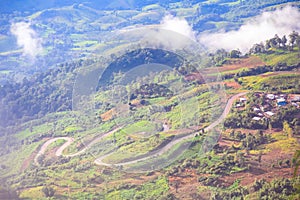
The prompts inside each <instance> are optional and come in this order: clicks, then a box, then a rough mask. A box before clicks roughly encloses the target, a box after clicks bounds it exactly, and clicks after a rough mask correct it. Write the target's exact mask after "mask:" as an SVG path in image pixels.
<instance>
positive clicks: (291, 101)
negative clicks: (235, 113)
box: [235, 93, 300, 121]
mask: <svg viewBox="0 0 300 200" xmlns="http://www.w3.org/2000/svg"><path fill="white" fill-rule="evenodd" d="M254 95H255V96H256V97H258V98H262V99H263V101H262V104H261V105H255V106H253V107H252V109H253V112H254V113H255V116H254V117H253V118H252V120H255V121H259V120H261V119H263V118H270V117H272V116H273V115H276V111H277V110H278V108H279V107H282V106H287V105H293V106H296V107H297V108H300V95H295V94H265V93H255V94H254ZM246 102H247V99H246V98H245V97H241V98H240V99H239V102H238V103H237V104H236V106H235V107H236V108H239V107H243V105H244V104H245V103H246Z"/></svg>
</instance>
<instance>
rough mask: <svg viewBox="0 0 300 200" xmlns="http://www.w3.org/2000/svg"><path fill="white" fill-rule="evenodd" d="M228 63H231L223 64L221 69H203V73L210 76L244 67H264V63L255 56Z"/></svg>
mask: <svg viewBox="0 0 300 200" xmlns="http://www.w3.org/2000/svg"><path fill="white" fill-rule="evenodd" d="M230 62H231V63H229V64H225V65H223V66H221V67H211V68H207V69H205V73H207V74H211V73H215V72H216V71H219V72H225V71H230V70H235V69H239V68H244V67H247V68H255V67H257V66H262V65H265V63H264V62H263V61H262V60H261V59H260V58H259V57H256V56H251V57H249V58H244V59H232V60H231V61H230Z"/></svg>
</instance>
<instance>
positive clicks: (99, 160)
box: [34, 92, 247, 166]
mask: <svg viewBox="0 0 300 200" xmlns="http://www.w3.org/2000/svg"><path fill="white" fill-rule="evenodd" d="M245 94H247V92H242V93H238V94H236V95H234V96H232V97H230V98H229V99H228V101H227V104H226V106H225V108H224V111H223V113H222V115H221V116H220V117H219V118H218V119H217V120H216V121H214V122H213V123H211V124H210V125H209V126H208V127H206V128H205V129H204V130H205V131H209V130H211V129H213V128H214V127H216V126H217V125H219V124H220V123H221V122H222V121H223V120H224V119H225V117H226V116H227V115H228V114H229V112H230V109H231V107H232V104H233V102H234V101H235V100H236V99H237V98H239V97H240V96H243V95H245ZM121 128H122V127H117V128H116V129H114V130H112V131H109V132H107V133H105V134H103V135H101V136H100V137H98V138H96V139H94V140H93V141H92V142H90V143H89V144H88V145H86V146H85V147H84V148H83V149H82V150H80V151H79V152H77V153H74V154H69V155H63V154H62V152H63V151H64V150H65V149H66V148H67V147H68V146H69V145H70V144H71V143H72V142H73V141H74V139H73V138H71V137H57V138H52V139H50V140H48V141H47V142H45V143H44V144H43V146H42V147H41V148H40V150H39V152H38V153H37V155H36V156H35V158H34V162H35V164H37V165H39V163H38V157H39V156H41V155H43V154H44V153H45V151H46V149H47V147H48V146H49V145H50V144H51V143H53V142H55V141H56V140H60V139H63V140H66V142H65V143H64V144H63V145H62V146H61V147H60V148H59V149H58V150H57V151H56V153H55V155H56V156H66V157H74V156H78V155H80V154H82V153H84V152H85V151H86V150H88V149H89V148H90V147H91V146H92V145H94V144H95V143H97V142H99V141H101V140H102V139H103V138H105V137H107V136H109V135H111V134H113V133H115V132H117V131H118V130H120V129H121ZM192 133H193V132H192ZM194 136H195V135H194V134H189V135H187V136H185V137H182V138H178V139H176V140H173V141H171V142H170V143H168V144H167V145H166V146H164V147H163V148H161V149H160V150H159V151H157V152H154V153H153V154H152V155H149V156H146V157H143V158H140V159H136V160H133V161H128V162H123V163H117V164H109V163H105V162H103V159H105V158H106V157H108V156H110V155H111V154H112V153H113V152H112V153H109V154H106V155H103V156H101V157H99V158H97V159H96V160H95V161H94V163H95V164H97V165H104V166H120V165H129V164H134V163H138V162H141V161H145V160H147V159H149V158H151V157H156V156H160V155H162V154H164V153H166V152H167V151H168V150H170V149H171V148H172V147H173V146H174V145H176V144H178V143H179V142H182V141H183V140H186V139H190V138H192V137H194Z"/></svg>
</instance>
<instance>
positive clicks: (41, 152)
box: [34, 137, 73, 165]
mask: <svg viewBox="0 0 300 200" xmlns="http://www.w3.org/2000/svg"><path fill="white" fill-rule="evenodd" d="M57 140H66V141H67V142H66V143H65V144H68V145H70V144H71V142H72V141H73V139H72V138H70V137H57V138H52V139H50V140H48V141H47V142H45V143H44V144H43V146H42V147H41V148H40V150H39V152H38V153H37V154H36V156H35V158H34V163H35V164H36V165H40V164H39V162H38V158H39V157H40V156H41V155H43V154H44V153H45V152H46V149H47V147H48V146H49V145H50V144H52V143H53V142H55V141H57ZM65 144H64V145H63V146H65ZM63 146H62V147H63ZM60 149H61V148H59V149H58V150H60ZM55 155H56V156H59V155H58V154H57V152H56V154H55ZM60 155H61V154H60Z"/></svg>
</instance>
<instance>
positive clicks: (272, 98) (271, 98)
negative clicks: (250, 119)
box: [267, 94, 275, 100]
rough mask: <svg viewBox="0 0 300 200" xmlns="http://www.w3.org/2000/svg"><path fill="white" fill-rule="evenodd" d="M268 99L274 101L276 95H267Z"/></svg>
mask: <svg viewBox="0 0 300 200" xmlns="http://www.w3.org/2000/svg"><path fill="white" fill-rule="evenodd" d="M267 98H268V99H270V100H274V99H275V95H274V94H267Z"/></svg>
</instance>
